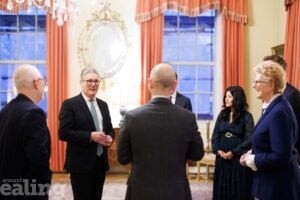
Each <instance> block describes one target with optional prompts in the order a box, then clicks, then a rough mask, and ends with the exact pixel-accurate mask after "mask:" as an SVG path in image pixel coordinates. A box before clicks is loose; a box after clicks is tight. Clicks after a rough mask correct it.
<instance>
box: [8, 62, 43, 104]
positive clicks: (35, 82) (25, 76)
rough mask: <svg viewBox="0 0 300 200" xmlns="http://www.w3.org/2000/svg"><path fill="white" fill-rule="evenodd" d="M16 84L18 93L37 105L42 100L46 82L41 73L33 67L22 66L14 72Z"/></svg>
mask: <svg viewBox="0 0 300 200" xmlns="http://www.w3.org/2000/svg"><path fill="white" fill-rule="evenodd" d="M13 80H14V84H15V87H16V89H17V92H18V93H22V94H24V95H26V96H27V97H29V98H30V99H31V100H32V101H33V102H35V103H37V102H38V101H40V100H41V98H42V95H43V90H44V87H45V82H44V79H43V76H42V74H41V72H40V71H39V70H38V69H37V68H36V67H35V66H33V65H29V64H24V65H20V66H19V67H18V68H17V69H16V70H15V72H14V77H13Z"/></svg>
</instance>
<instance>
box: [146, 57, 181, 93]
mask: <svg viewBox="0 0 300 200" xmlns="http://www.w3.org/2000/svg"><path fill="white" fill-rule="evenodd" d="M176 85H177V81H176V72H175V70H174V69H173V67H172V66H171V65H170V64H167V63H161V64H158V65H156V66H155V67H154V68H153V69H152V70H151V73H150V78H149V84H148V88H149V90H150V92H151V94H152V95H164V96H170V95H171V94H172V93H173V92H174V91H175V88H176Z"/></svg>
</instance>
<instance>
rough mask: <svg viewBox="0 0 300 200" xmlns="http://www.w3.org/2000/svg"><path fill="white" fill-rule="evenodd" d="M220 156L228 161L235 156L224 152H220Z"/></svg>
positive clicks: (229, 152)
mask: <svg viewBox="0 0 300 200" xmlns="http://www.w3.org/2000/svg"><path fill="white" fill-rule="evenodd" d="M218 155H219V156H220V157H221V158H223V159H228V160H230V159H231V158H232V157H233V154H232V152H231V151H228V152H224V151H222V150H219V151H218Z"/></svg>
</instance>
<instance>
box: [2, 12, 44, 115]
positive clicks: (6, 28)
mask: <svg viewBox="0 0 300 200" xmlns="http://www.w3.org/2000/svg"><path fill="white" fill-rule="evenodd" d="M0 14H1V18H0V79H1V80H0V81H1V83H0V91H1V93H0V109H2V107H3V106H4V105H6V104H7V103H8V102H9V101H10V100H11V99H12V98H14V97H15V95H16V92H15V90H14V85H13V80H12V76H13V73H14V70H15V68H16V67H17V66H18V65H20V64H25V63H26V64H33V65H35V66H37V67H38V68H39V70H40V71H41V72H42V75H43V76H44V77H45V78H46V77H47V76H46V75H47V74H46V32H45V31H46V15H45V11H44V10H43V9H36V8H35V9H32V10H31V12H28V11H23V12H20V13H19V14H16V15H15V14H7V13H5V12H2V11H0ZM39 105H40V106H41V107H42V108H43V110H44V111H45V112H46V111H47V87H46V88H45V96H44V98H43V99H42V100H41V101H40V102H39Z"/></svg>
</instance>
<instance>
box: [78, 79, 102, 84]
mask: <svg viewBox="0 0 300 200" xmlns="http://www.w3.org/2000/svg"><path fill="white" fill-rule="evenodd" d="M82 81H84V82H86V84H87V85H88V86H91V85H93V83H94V85H99V84H100V83H101V81H99V80H91V79H89V80H82Z"/></svg>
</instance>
